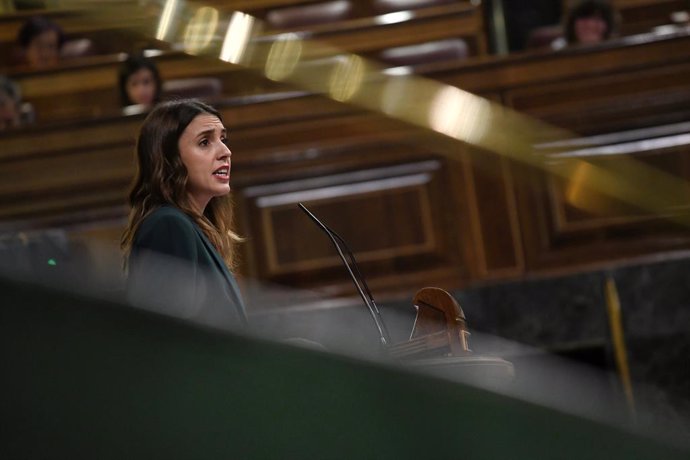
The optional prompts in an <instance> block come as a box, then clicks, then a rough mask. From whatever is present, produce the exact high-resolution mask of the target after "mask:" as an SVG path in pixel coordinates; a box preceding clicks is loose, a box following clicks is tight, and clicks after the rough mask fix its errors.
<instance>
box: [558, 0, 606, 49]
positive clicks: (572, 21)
mask: <svg viewBox="0 0 690 460" xmlns="http://www.w3.org/2000/svg"><path fill="white" fill-rule="evenodd" d="M616 23H617V21H616V13H615V11H614V9H613V7H612V6H611V4H610V3H609V2H607V1H602V0H584V1H581V2H579V3H578V4H577V5H575V7H573V8H572V9H571V10H570V11H569V13H568V15H567V17H566V20H565V36H564V37H561V38H558V39H556V40H554V41H553V42H552V43H551V47H552V48H553V49H561V48H565V47H566V46H572V45H578V44H581V45H593V44H596V43H601V42H603V41H606V40H608V39H609V38H611V37H612V36H613V35H615V32H616V28H617V27H616Z"/></svg>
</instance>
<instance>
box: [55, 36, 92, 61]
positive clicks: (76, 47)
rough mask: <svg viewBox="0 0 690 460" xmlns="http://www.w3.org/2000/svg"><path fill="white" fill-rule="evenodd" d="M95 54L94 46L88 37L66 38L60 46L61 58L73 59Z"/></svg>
mask: <svg viewBox="0 0 690 460" xmlns="http://www.w3.org/2000/svg"><path fill="white" fill-rule="evenodd" d="M94 54H96V47H95V45H94V43H93V40H91V39H90V38H75V39H71V40H67V41H66V42H65V43H63V45H62V48H60V58H61V59H73V58H79V57H84V56H93V55H94Z"/></svg>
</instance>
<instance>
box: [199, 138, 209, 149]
mask: <svg viewBox="0 0 690 460" xmlns="http://www.w3.org/2000/svg"><path fill="white" fill-rule="evenodd" d="M199 145H202V146H204V147H206V146H207V145H208V139H204V140H202V141H201V142H199Z"/></svg>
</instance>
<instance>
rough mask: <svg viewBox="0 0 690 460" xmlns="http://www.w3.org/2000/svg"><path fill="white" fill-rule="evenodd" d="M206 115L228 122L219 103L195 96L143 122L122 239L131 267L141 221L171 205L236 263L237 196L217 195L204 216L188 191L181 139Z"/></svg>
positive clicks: (155, 111) (160, 107)
mask: <svg viewBox="0 0 690 460" xmlns="http://www.w3.org/2000/svg"><path fill="white" fill-rule="evenodd" d="M201 114H209V115H213V116H216V117H218V119H219V120H220V121H221V123H222V122H223V119H222V118H221V116H220V113H218V111H217V110H216V109H214V108H213V107H211V106H209V105H206V104H204V103H203V102H200V101H198V100H195V99H181V100H175V101H169V102H165V103H162V104H159V105H158V106H157V107H156V108H155V109H153V111H151V113H149V115H148V116H147V117H146V119H145V120H144V123H143V124H142V126H141V129H140V131H139V137H138V139H137V147H136V160H137V173H136V176H135V178H134V183H133V184H132V188H131V190H130V192H129V205H130V207H131V210H130V213H129V222H128V224H127V228H126V229H125V231H124V233H123V234H122V239H121V241H120V247H121V248H122V250H123V252H124V256H125V262H124V263H125V268H126V267H127V259H128V256H129V253H130V252H131V250H132V244H133V242H134V236H135V234H136V232H137V229H138V228H139V225H140V224H141V222H142V221H143V220H144V219H145V218H146V217H147V216H148V215H149V214H151V212H153V211H154V210H156V209H158V208H159V207H161V206H163V205H166V204H169V205H173V206H175V207H177V208H179V209H181V210H182V211H183V212H184V213H186V214H187V215H189V216H190V217H191V218H192V219H194V221H195V222H196V223H197V225H199V227H201V229H202V230H203V232H204V233H205V234H206V236H207V237H208V238H209V240H211V242H212V243H213V245H214V246H215V247H216V249H217V250H218V252H219V253H220V255H221V257H223V259H224V260H225V263H226V264H227V266H228V268H230V269H232V268H234V267H235V257H234V251H233V246H234V243H236V242H238V241H241V238H240V237H239V236H238V235H237V234H236V233H234V232H233V230H232V200H231V199H230V197H229V196H223V197H214V198H212V199H211V201H209V203H208V205H207V206H206V209H205V210H204V213H203V214H199V213H198V211H196V210H195V209H194V206H193V205H192V202H191V201H190V198H189V195H188V193H187V178H188V176H187V168H186V167H185V165H184V163H182V158H181V157H180V149H179V143H178V142H179V140H180V136H182V133H183V132H184V130H185V129H186V128H187V126H188V125H189V123H191V122H192V120H193V119H194V118H196V117H197V115H201Z"/></svg>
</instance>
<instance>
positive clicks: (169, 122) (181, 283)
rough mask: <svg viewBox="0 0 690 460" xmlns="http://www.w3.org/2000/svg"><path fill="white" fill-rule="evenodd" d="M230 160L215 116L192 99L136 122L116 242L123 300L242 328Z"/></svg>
mask: <svg viewBox="0 0 690 460" xmlns="http://www.w3.org/2000/svg"><path fill="white" fill-rule="evenodd" d="M231 155H232V154H231V152H230V149H229V148H228V146H227V131H226V129H225V127H224V126H223V121H222V118H221V116H220V113H219V112H218V111H216V110H215V109H214V108H212V107H210V106H208V105H206V104H204V103H202V102H200V101H198V100H195V99H182V100H176V101H169V102H165V103H161V104H159V105H158V106H156V107H155V108H154V109H153V110H152V111H151V113H149V115H148V116H147V118H146V119H145V120H144V123H143V125H142V127H141V130H140V132H139V137H138V139H137V147H136V159H137V166H138V168H137V173H136V176H135V180H134V184H133V186H132V189H131V191H130V194H129V205H130V207H131V211H130V215H129V223H128V225H127V227H126V229H125V232H124V233H123V236H122V240H121V247H122V249H123V251H124V254H125V263H126V269H127V270H128V280H127V284H128V296H129V300H130V301H131V302H133V303H135V304H139V305H142V306H145V307H147V306H148V307H151V308H153V309H154V310H156V311H160V312H163V313H167V314H172V315H174V316H178V317H184V318H188V319H192V320H197V321H200V322H202V323H203V324H207V325H212V326H219V327H233V326H238V325H240V326H241V325H244V324H245V323H246V316H245V310H244V304H243V301H242V298H241V295H240V291H239V287H238V285H237V282H236V280H235V278H234V276H233V273H232V271H231V270H232V269H233V268H234V266H235V263H236V260H235V252H234V246H235V244H236V243H237V242H238V241H240V238H239V237H238V236H237V235H236V234H235V233H234V232H233V231H232V202H231V200H230V198H229V194H230V166H231V162H230V157H231ZM146 304H147V305H146Z"/></svg>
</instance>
